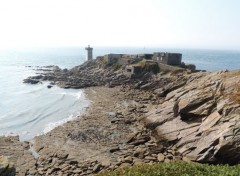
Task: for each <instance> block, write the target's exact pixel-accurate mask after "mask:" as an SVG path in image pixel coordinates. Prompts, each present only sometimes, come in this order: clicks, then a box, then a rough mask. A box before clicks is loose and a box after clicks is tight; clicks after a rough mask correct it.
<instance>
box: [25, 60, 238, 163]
mask: <svg viewBox="0 0 240 176" xmlns="http://www.w3.org/2000/svg"><path fill="white" fill-rule="evenodd" d="M31 80H35V81H36V80H37V81H39V82H41V81H45V80H48V81H51V84H52V85H54V84H55V85H58V86H60V87H62V88H84V87H92V86H103V85H105V86H108V87H114V86H119V85H120V86H121V91H122V92H123V93H124V94H125V98H126V99H127V100H132V101H135V102H137V103H139V104H141V105H143V106H145V105H151V106H152V107H153V108H152V110H151V111H149V112H148V113H147V114H145V111H144V110H143V111H139V112H140V113H141V115H140V117H141V118H135V119H131V118H130V117H129V118H128V119H125V122H126V124H127V123H133V122H134V121H135V120H136V119H137V120H143V121H144V123H145V126H146V127H147V128H148V129H150V130H151V131H152V132H153V133H152V134H153V135H154V136H155V137H156V139H157V144H161V145H162V146H164V148H165V149H167V150H168V149H170V150H171V149H172V148H173V149H174V152H178V153H179V156H181V158H182V159H183V158H184V159H183V160H191V161H197V162H202V163H228V164H237V163H239V161H240V142H239V141H240V130H239V128H240V105H239V103H240V93H239V91H240V71H233V72H227V71H219V72H198V73H189V72H187V71H184V70H181V71H177V72H170V73H159V74H156V75H154V74H152V73H150V72H145V73H142V75H141V76H139V77H138V78H130V77H128V76H126V75H125V74H124V72H123V70H122V69H118V70H116V69H115V68H114V67H107V66H105V65H104V64H102V63H101V61H100V60H93V61H88V62H86V63H84V64H83V65H81V66H77V67H75V68H73V69H70V70H67V69H63V70H61V69H56V70H52V71H50V72H44V73H42V74H41V75H37V76H35V77H30V78H28V79H27V80H25V82H31ZM33 82H34V81H33ZM131 111H132V112H135V111H137V109H136V108H135V109H134V108H133V109H132V110H131ZM119 121H121V120H120V119H118V118H116V117H115V116H114V117H113V118H111V121H110V122H111V123H112V124H115V123H118V122H119ZM96 132H97V131H96ZM85 133H86V131H75V132H72V133H71V134H70V135H69V136H68V137H69V138H71V139H72V140H80V141H84V140H85V139H86V136H85ZM91 135H92V137H94V136H95V133H92V134H91ZM91 135H90V137H91ZM145 137H146V136H145ZM145 137H144V136H142V138H140V139H139V140H138V141H137V143H132V145H136V146H138V142H139V145H145V144H146V143H148V142H149V139H147V137H146V138H145ZM145 149H146V150H147V151H148V148H145ZM145 149H144V150H145ZM127 150H129V151H132V152H133V153H134V150H140V149H138V148H137V147H134V149H133V150H132V149H131V148H128V149H127ZM111 152H112V153H121V152H124V151H122V149H120V148H117V147H114V148H113V150H111ZM149 152H150V150H149V151H148V152H147V153H149ZM152 154H153V155H151V156H149V157H154V158H155V159H154V160H152V161H155V160H156V161H157V160H159V161H160V160H162V158H163V156H162V154H163V153H157V152H156V153H154V152H153V153H152ZM163 155H164V154H163ZM125 156H126V157H127V159H126V160H127V162H128V163H129V162H130V160H131V159H130V157H132V158H133V157H135V156H134V155H128V156H127V155H124V157H123V160H124V161H125V159H124V158H125ZM144 156H148V155H144ZM165 157H166V155H164V160H165ZM138 159H139V158H138ZM140 159H141V158H140ZM149 159H150V158H149ZM132 163H134V162H131V164H132Z"/></svg>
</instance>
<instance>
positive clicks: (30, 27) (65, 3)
mask: <svg viewBox="0 0 240 176" xmlns="http://www.w3.org/2000/svg"><path fill="white" fill-rule="evenodd" d="M88 44H91V45H93V46H134V47H135V46H136V47H139V46H140V47H167V48H169V47H170V48H209V49H239V50H240V0H0V48H13V47H59V46H85V45H88Z"/></svg>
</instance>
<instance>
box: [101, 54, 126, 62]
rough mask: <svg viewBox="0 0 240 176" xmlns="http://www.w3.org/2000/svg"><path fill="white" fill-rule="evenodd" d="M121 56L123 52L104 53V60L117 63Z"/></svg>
mask: <svg viewBox="0 0 240 176" xmlns="http://www.w3.org/2000/svg"><path fill="white" fill-rule="evenodd" d="M122 56H123V54H106V55H104V60H106V62H107V64H114V63H117V62H118V61H119V59H120V58H121V57H122Z"/></svg>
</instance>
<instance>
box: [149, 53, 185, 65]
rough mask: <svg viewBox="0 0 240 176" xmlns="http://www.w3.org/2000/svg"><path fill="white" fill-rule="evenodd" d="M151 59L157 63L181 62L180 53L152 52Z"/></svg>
mask: <svg viewBox="0 0 240 176" xmlns="http://www.w3.org/2000/svg"><path fill="white" fill-rule="evenodd" d="M152 59H153V60H154V61H156V62H158V63H162V64H167V65H173V66H178V65H181V63H182V54H181V53H165V52H161V53H154V54H153V57H152Z"/></svg>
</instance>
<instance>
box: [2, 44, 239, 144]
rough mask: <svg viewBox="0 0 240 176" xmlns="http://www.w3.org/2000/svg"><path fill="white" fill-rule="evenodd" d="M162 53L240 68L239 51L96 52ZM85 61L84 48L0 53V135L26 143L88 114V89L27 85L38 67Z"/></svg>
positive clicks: (206, 65) (210, 66)
mask: <svg viewBox="0 0 240 176" xmlns="http://www.w3.org/2000/svg"><path fill="white" fill-rule="evenodd" d="M159 51H164V52H181V53H183V62H185V63H193V64H196V66H197V69H203V70H208V71H211V70H225V69H228V70H234V69H238V68H240V62H239V61H240V52H239V51H214V50H188V49H162V48H113V47H109V48H106V47H105V48H104V47H95V48H94V50H93V54H94V56H95V57H96V56H99V55H104V54H108V53H126V54H138V53H153V52H159ZM84 60H85V51H84V47H79V48H48V49H46V48H45V49H44V48H42V49H25V50H5V51H3V50H2V51H0V135H15V134H18V135H19V136H20V139H21V140H31V139H32V138H33V137H34V136H36V135H40V134H44V133H46V132H48V131H50V130H52V129H53V128H55V127H56V126H58V125H62V124H64V123H65V122H67V121H69V120H73V119H74V118H76V117H77V116H78V115H81V114H82V113H84V111H85V109H86V108H87V107H88V106H89V105H90V102H89V101H88V100H87V99H86V97H85V94H84V91H83V90H74V89H67V90H66V89H61V88H58V87H56V86H54V87H52V88H51V89H48V88H47V85H48V83H43V84H37V85H29V84H23V83H22V80H23V79H24V78H26V77H28V76H31V75H34V74H35V71H34V70H33V69H34V68H36V67H35V66H47V65H58V66H59V67H61V68H71V67H73V66H76V65H80V64H82V63H83V62H84ZM26 66H32V67H26Z"/></svg>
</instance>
